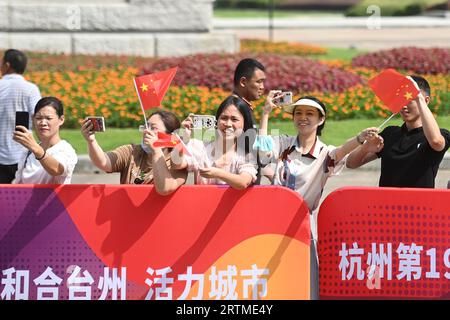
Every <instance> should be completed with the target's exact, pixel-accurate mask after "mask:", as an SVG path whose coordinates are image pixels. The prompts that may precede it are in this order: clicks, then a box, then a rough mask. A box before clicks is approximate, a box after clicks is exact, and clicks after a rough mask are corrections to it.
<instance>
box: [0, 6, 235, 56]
mask: <svg viewBox="0 0 450 320" xmlns="http://www.w3.org/2000/svg"><path fill="white" fill-rule="evenodd" d="M212 1H213V0H128V1H126V0H93V1H87V0H76V1H72V2H70V3H68V2H67V1H61V0H46V1H38V0H12V1H4V0H3V1H2V0H0V49H6V48H16V49H21V50H33V51H46V52H52V53H66V54H69V53H83V54H128V55H140V56H150V57H159V56H179V55H185V54H192V53H199V52H236V51H238V50H239V41H238V39H237V37H236V35H234V34H233V33H230V32H223V31H221V32H219V31H214V30H213V29H212Z"/></svg>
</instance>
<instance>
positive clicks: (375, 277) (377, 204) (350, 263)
mask: <svg viewBox="0 0 450 320" xmlns="http://www.w3.org/2000/svg"><path fill="white" fill-rule="evenodd" d="M318 228H319V229H318V239H319V242H318V255H319V276H320V281H319V286H320V298H321V299H343V298H345V299H401V298H408V299H424V298H425V299H449V298H450V281H449V280H450V190H433V189H408V188H402V189H400V188H362V187H360V188H350V187H349V188H342V189H339V190H337V191H335V192H333V193H331V194H330V195H329V196H328V197H327V198H326V199H325V200H324V202H323V203H322V205H321V208H320V211H319V216H318Z"/></svg>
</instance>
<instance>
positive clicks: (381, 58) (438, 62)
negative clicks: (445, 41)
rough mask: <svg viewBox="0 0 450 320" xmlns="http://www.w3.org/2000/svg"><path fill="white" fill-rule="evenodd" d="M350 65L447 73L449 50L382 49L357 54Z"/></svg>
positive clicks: (449, 68)
mask: <svg viewBox="0 0 450 320" xmlns="http://www.w3.org/2000/svg"><path fill="white" fill-rule="evenodd" d="M352 65H353V66H354V67H366V68H372V69H375V70H382V69H386V68H394V69H400V70H407V71H410V72H414V73H417V74H449V73H450V50H449V49H440V48H430V49H423V48H416V47H405V48H398V49H391V50H382V51H377V52H372V53H368V54H364V55H361V56H358V57H356V58H354V59H353V60H352Z"/></svg>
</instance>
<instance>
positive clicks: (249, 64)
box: [233, 58, 266, 87]
mask: <svg viewBox="0 0 450 320" xmlns="http://www.w3.org/2000/svg"><path fill="white" fill-rule="evenodd" d="M255 69H260V70H262V71H266V68H265V67H264V66H263V65H262V63H261V62H259V61H258V60H255V59H251V58H246V59H242V60H241V61H240V62H239V63H238V65H237V67H236V70H234V80H233V81H234V86H235V87H237V86H238V85H239V81H240V80H241V78H242V77H245V78H247V79H250V78H251V77H252V76H253V74H254V73H255Z"/></svg>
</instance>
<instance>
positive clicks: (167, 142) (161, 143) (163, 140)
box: [153, 131, 191, 156]
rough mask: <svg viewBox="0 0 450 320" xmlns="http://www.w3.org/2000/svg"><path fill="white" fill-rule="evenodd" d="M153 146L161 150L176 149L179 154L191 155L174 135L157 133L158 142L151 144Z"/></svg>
mask: <svg viewBox="0 0 450 320" xmlns="http://www.w3.org/2000/svg"><path fill="white" fill-rule="evenodd" d="M153 146H154V147H162V148H177V149H178V150H179V151H180V152H181V153H184V154H185V155H187V156H190V155H191V154H190V153H189V151H188V150H187V149H186V146H185V145H184V143H183V141H181V139H180V137H178V136H177V135H176V134H168V133H165V132H161V131H158V140H156V141H155V142H153Z"/></svg>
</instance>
